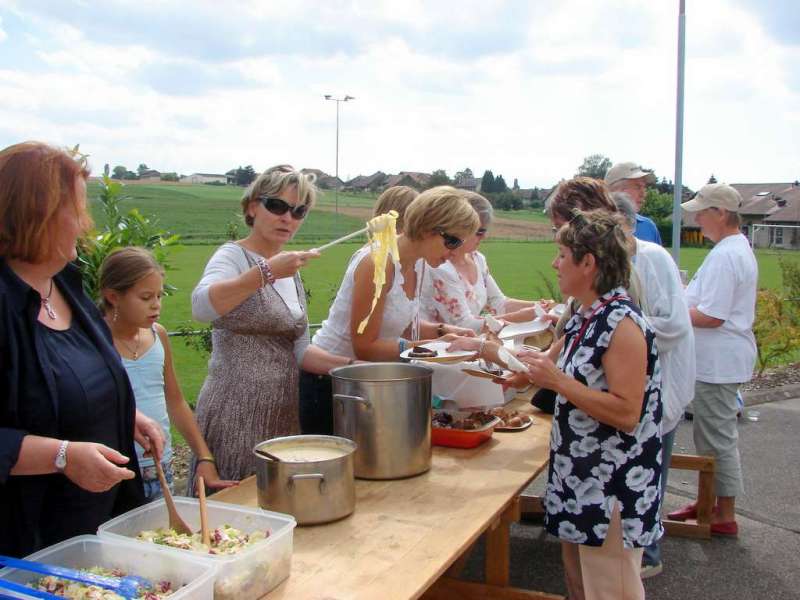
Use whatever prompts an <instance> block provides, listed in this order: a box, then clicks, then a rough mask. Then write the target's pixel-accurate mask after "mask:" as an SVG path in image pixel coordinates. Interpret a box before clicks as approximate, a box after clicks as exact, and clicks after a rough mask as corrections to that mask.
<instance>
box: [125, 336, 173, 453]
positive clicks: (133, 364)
mask: <svg viewBox="0 0 800 600" xmlns="http://www.w3.org/2000/svg"><path fill="white" fill-rule="evenodd" d="M151 331H152V333H153V336H154V337H155V341H154V342H153V345H152V346H150V348H148V350H147V351H146V352H145V353H144V354H142V355H141V356H140V357H139V359H138V360H130V359H128V358H125V357H123V358H122V365H123V366H124V367H125V370H126V371H127V372H128V379H130V380H131V387H132V388H133V395H134V397H135V398H136V408H138V409H139V410H140V411H142V412H143V413H144V414H145V415H147V416H148V417H150V418H151V419H153V420H154V421H156V422H157V423H158V424H159V425H161V427H162V429H163V430H164V438H165V439H166V442H165V444H164V454H163V457H162V459H161V462H163V463H165V462H169V461H170V460H172V442H171V435H170V429H169V415H168V414H167V398H166V395H165V393H164V392H165V389H166V388H165V386H164V346H163V345H162V344H161V338H160V337H159V336H158V334H157V333H156V331H155V329H151ZM136 455H137V456H138V457H139V466H140V467H149V466H152V465H153V462H154V461H153V459H152V457H149V456H147V457H145V456H144V449H143V448H142V447H141V446H140V445H139V444H136Z"/></svg>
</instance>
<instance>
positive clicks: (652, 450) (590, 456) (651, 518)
mask: <svg viewBox="0 0 800 600" xmlns="http://www.w3.org/2000/svg"><path fill="white" fill-rule="evenodd" d="M593 313H594V316H591V315H592V314H593ZM625 317H630V318H631V319H632V320H633V322H634V323H636V325H638V326H639V328H640V329H641V330H642V332H643V333H644V336H645V339H646V341H647V383H646V386H645V392H644V402H643V404H642V414H641V416H640V419H639V425H638V426H637V427H636V430H635V431H634V432H633V433H632V434H628V433H625V432H623V431H620V430H618V429H616V428H614V427H612V426H610V425H605V424H603V423H600V422H599V421H597V420H596V419H594V418H593V417H590V416H589V415H588V414H586V413H585V412H584V411H582V410H580V409H579V408H577V407H576V406H575V405H574V404H572V403H571V402H570V401H569V400H567V399H566V398H565V397H564V396H562V395H560V394H559V395H558V396H557V399H556V409H555V414H554V416H553V428H552V432H551V435H550V466H549V472H548V478H547V489H546V492H545V499H544V505H545V509H546V511H547V514H546V517H545V520H546V526H547V531H548V532H550V533H551V534H552V535H555V536H557V537H559V538H560V539H562V540H564V541H567V542H573V543H576V544H585V545H587V546H601V545H602V544H603V541H604V540H605V537H606V532H607V531H608V524H609V522H610V520H611V514H612V511H613V510H614V506H615V503H619V506H620V516H621V519H622V535H623V539H624V544H625V547H626V548H638V547H643V546H649V545H650V544H651V543H652V542H654V541H655V540H657V539H659V538H660V537H661V535H662V533H663V528H662V527H661V521H660V519H659V514H658V511H659V483H660V480H661V412H662V406H661V370H660V366H659V362H658V352H657V350H656V346H655V334H654V333H653V330H652V329H650V326H649V325H648V324H647V321H645V319H644V317H643V316H642V313H641V311H640V309H639V307H637V306H636V305H635V304H634V303H633V302H632V301H631V300H630V298H629V297H628V295H627V292H626V291H625V290H624V289H623V288H616V289H614V290H611V291H610V292H608V293H606V294H604V295H602V296H601V297H600V298H598V299H597V300H596V301H595V302H594V304H592V306H591V307H590V308H589V309H587V310H585V311H579V312H578V313H576V314H575V315H573V317H572V318H571V319H570V321H569V322H568V323H567V326H566V329H565V338H564V349H563V350H562V351H561V355H560V356H559V359H558V366H559V368H560V369H561V370H562V371H563V372H564V373H566V374H567V375H569V376H571V377H573V378H574V379H576V380H577V381H580V382H581V383H583V384H585V385H587V386H588V387H589V388H591V389H595V390H603V391H608V383H607V381H606V376H605V373H604V370H603V365H602V362H601V361H602V358H603V354H604V353H605V352H606V350H608V346H609V343H610V341H611V337H612V336H613V335H614V331H615V330H616V328H617V326H618V325H619V323H620V322H621V321H622V319H624V318H625ZM587 320H588V323H586V321H587ZM584 326H585V329H584V331H583V336H579V333H580V332H581V329H582V328H584ZM573 343H574V347H573Z"/></svg>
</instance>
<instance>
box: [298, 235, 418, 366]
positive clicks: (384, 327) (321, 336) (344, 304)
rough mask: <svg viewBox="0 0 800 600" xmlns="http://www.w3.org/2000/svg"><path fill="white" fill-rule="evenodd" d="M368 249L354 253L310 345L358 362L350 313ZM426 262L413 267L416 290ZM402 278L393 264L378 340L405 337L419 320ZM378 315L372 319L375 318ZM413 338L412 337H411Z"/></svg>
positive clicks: (397, 266) (395, 263) (416, 299)
mask: <svg viewBox="0 0 800 600" xmlns="http://www.w3.org/2000/svg"><path fill="white" fill-rule="evenodd" d="M369 250H370V248H369V246H365V247H364V248H361V249H359V250H358V252H356V253H355V255H354V256H353V258H352V259H351V260H350V263H349V264H348V265H347V271H345V274H344V278H343V279H342V285H341V286H340V287H339V291H338V292H337V293H336V299H335V300H334V301H333V305H332V306H331V308H330V311H329V312H328V318H327V319H325V320H324V321H323V322H322V327H321V328H320V330H319V331H317V333H315V334H314V337H313V339H312V340H311V343H312V344H314V345H315V346H319V347H320V348H322V349H323V350H327V351H328V352H331V353H333V354H340V355H342V356H348V357H350V358H356V355H355V351H354V350H353V340H352V338H351V337H350V309H351V308H352V306H353V278H354V276H355V271H356V269H357V268H358V265H359V264H361V261H362V260H364V258H365V257H366V256H367V255H368V254H369ZM424 262H425V261H424V260H422V259H420V260H418V261H417V264H416V265H414V270H415V271H416V273H417V284H418V285H417V288H418V289H419V283H420V282H421V279H422V274H423V273H422V271H424V269H423V265H424ZM404 281H405V280H404V279H403V274H402V273H401V272H400V263H399V262H398V261H394V279H393V281H392V287H391V288H390V289H389V291H388V293H387V294H386V300H385V302H384V305H383V321H382V322H381V328H380V331H379V333H378V337H379V338H388V339H391V338H399V337H402V336H403V333H404V332H405V331H406V329H407V328H408V326H409V325H411V324H412V323H413V322H414V320H415V319H417V318H418V316H419V298H418V294H415V296H414V299H413V300H409V298H408V296H406V292H405V290H403V283H404ZM375 316H376V315H375V313H373V314H372V316H371V317H370V319H374V318H375ZM412 337H413V336H412Z"/></svg>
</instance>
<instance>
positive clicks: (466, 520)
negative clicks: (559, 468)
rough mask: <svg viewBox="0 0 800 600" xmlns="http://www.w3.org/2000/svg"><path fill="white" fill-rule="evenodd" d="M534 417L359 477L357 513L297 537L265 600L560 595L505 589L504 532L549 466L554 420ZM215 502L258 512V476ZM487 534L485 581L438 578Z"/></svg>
mask: <svg viewBox="0 0 800 600" xmlns="http://www.w3.org/2000/svg"><path fill="white" fill-rule="evenodd" d="M515 405H516V406H517V407H521V408H520V410H523V411H525V412H531V413H532V415H533V418H534V424H533V425H532V426H531V427H529V428H528V429H527V430H525V431H521V432H515V433H499V432H496V433H495V434H494V436H493V437H492V439H491V440H489V441H488V442H486V443H485V444H483V445H481V446H479V447H478V448H475V449H472V450H460V449H454V448H439V447H434V449H433V465H432V468H431V470H430V471H428V472H427V473H425V474H423V475H419V476H417V477H411V478H409V479H402V480H394V481H365V480H359V479H357V480H356V485H355V489H356V509H355V512H354V513H353V514H352V515H351V516H349V517H347V518H345V519H342V520H341V521H337V522H335V523H328V524H326V525H317V526H311V527H298V528H296V529H295V531H294V553H293V555H292V571H291V575H290V577H289V579H287V580H286V581H285V582H284V583H282V584H281V585H280V586H279V587H278V588H276V589H275V590H274V591H272V592H271V593H270V594H268V595H267V596H265V599H268V600H279V599H286V600H288V599H291V600H299V599H318V600H323V599H324V600H344V599H348V600H349V599H364V600H376V599H378V600H391V599H395V598H398V599H400V598H402V599H408V598H420V597H422V598H425V599H429V600H439V599H449V598H507V599H510V598H514V599H522V598H527V599H532V598H539V599H545V598H561V597H560V596H553V595H550V594H539V593H537V592H530V591H526V590H518V589H513V588H510V587H508V570H509V526H510V524H511V523H512V522H514V521H516V520H518V519H519V501H518V496H519V494H520V492H521V491H522V490H523V488H525V486H526V485H527V484H528V483H529V482H530V481H531V480H532V479H533V478H534V477H536V476H537V475H538V474H539V473H540V472H541V471H542V469H543V468H544V467H545V465H546V464H547V458H548V445H549V444H548V441H549V436H550V418H549V416H547V415H543V414H542V413H540V412H538V411H537V410H536V409H533V408H532V407H531V406H530V405H528V404H527V403H524V402H523V401H522V400H521V399H520V400H516V401H514V402H513V403H512V405H511V406H515ZM214 500H219V501H222V502H231V503H235V504H242V505H246V506H257V499H256V484H255V477H251V478H250V479H247V480H245V481H243V482H242V483H241V484H240V485H239V486H238V487H236V488H231V489H229V490H224V491H222V492H219V493H217V494H215V495H214ZM484 532H486V534H487V538H486V584H474V583H467V582H462V581H459V580H457V579H454V578H450V577H446V576H445V577H443V575H444V574H445V571H447V570H448V568H450V567H451V565H453V564H454V563H457V564H456V566H455V567H454V570H456V569H457V568H458V566H459V565H460V564H463V562H465V561H466V555H468V551H469V550H470V548H471V547H472V545H473V544H474V543H475V541H476V540H477V539H478V537H479V536H480V535H481V534H482V533H484Z"/></svg>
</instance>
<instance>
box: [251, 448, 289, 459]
mask: <svg viewBox="0 0 800 600" xmlns="http://www.w3.org/2000/svg"><path fill="white" fill-rule="evenodd" d="M256 454H260V455H261V456H263V457H264V458H268V459H270V460H274V461H275V462H283V461H281V459H280V458H278V457H277V456H275V455H274V454H270V453H269V452H267V451H266V450H262V449H261V448H256Z"/></svg>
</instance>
